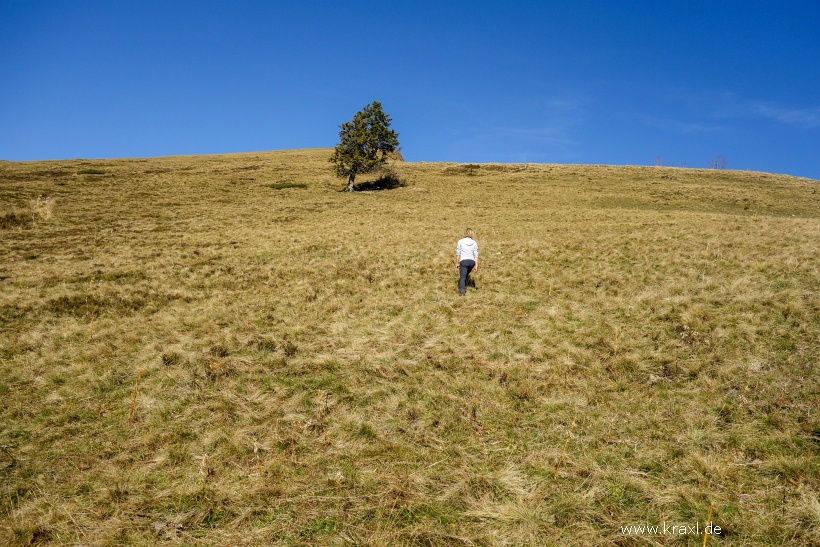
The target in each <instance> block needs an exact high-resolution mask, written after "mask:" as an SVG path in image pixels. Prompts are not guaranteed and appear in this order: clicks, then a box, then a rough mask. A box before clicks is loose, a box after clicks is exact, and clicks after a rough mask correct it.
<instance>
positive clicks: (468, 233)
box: [464, 228, 473, 237]
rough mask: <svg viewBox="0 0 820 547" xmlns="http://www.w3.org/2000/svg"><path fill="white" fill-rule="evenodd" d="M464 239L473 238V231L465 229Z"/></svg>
mask: <svg viewBox="0 0 820 547" xmlns="http://www.w3.org/2000/svg"><path fill="white" fill-rule="evenodd" d="M464 237H473V229H472V228H467V229H466V230H464Z"/></svg>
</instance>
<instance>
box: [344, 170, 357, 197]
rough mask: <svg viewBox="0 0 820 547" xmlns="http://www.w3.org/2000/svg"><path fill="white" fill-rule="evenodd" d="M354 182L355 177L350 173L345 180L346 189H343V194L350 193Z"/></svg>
mask: <svg viewBox="0 0 820 547" xmlns="http://www.w3.org/2000/svg"><path fill="white" fill-rule="evenodd" d="M354 180H356V175H354V174H353V173H350V176H349V177H348V179H347V188H345V192H352V191H353V181H354Z"/></svg>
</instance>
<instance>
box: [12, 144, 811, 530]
mask: <svg viewBox="0 0 820 547" xmlns="http://www.w3.org/2000/svg"><path fill="white" fill-rule="evenodd" d="M329 156H330V150H294V151H281V152H265V153H256V154H233V155H224V156H199V157H169V158H153V159H121V160H71V161H49V162H23V163H17V162H15V163H11V162H0V401H2V404H0V544H3V545H34V544H36V545H92V546H97V545H99V546H102V545H155V544H168V545H221V546H225V545H698V546H700V545H702V544H703V542H704V540H705V541H706V544H707V545H713V546H715V545H784V544H791V545H820V408H818V403H819V402H820V371H819V370H818V361H820V260H818V259H819V258H820V256H818V254H819V253H818V248H820V183H818V181H812V180H807V179H797V178H792V177H788V176H780V175H771V174H764V173H752V172H739V171H720V170H696V169H677V168H668V167H612V166H577V165H500V164H481V165H478V164H470V165H465V164H447V163H404V162H396V163H394V164H393V166H392V169H393V170H394V172H395V175H396V176H397V177H398V179H400V180H401V181H402V185H400V186H398V187H396V188H392V189H389V190H371V191H364V192H355V193H352V194H347V193H342V192H340V190H341V189H342V188H343V187H344V181H341V180H339V179H336V178H334V177H333V174H332V170H331V165H330V164H329V163H328V161H327V159H328V157H329ZM361 182H362V183H363V186H362V187H363V188H377V187H378V184H374V183H373V181H372V179H371V180H370V181H369V182H368V180H367V179H365V180H362V181H361ZM468 226H470V227H472V228H473V229H474V230H475V232H476V240H477V241H478V243H479V245H480V250H481V256H480V267H481V271H480V273H479V274H478V275H476V276H475V282H476V287H475V288H474V289H472V290H470V291H468V293H467V295H466V297H464V298H459V297H458V296H457V291H456V281H457V279H456V272H455V270H454V268H453V252H454V248H455V242H456V240H457V239H458V238H459V237H461V236H462V234H463V231H464V229H465V228H466V227H468ZM709 521H711V522H712V524H713V525H714V526H719V527H720V531H719V533H715V534H712V535H709V536H707V537H705V538H704V536H703V533H702V532H703V530H704V527H705V526H706V525H707V523H708V522H709ZM644 525H646V526H655V525H666V526H667V530H666V531H663V528H660V529H659V530H658V531H657V532H656V533H649V532H648V531H646V530H644V531H640V530H638V529H636V528H633V529H629V528H628V527H630V526H632V527H637V526H644ZM695 525H697V531H696V532H695V533H692V531H691V530H690V528H689V527H692V526H695ZM668 526H678V527H685V528H684V532H685V533H678V532H679V531H680V528H676V531H675V532H671V531H670V530H669V528H668ZM715 531H717V530H716V529H715Z"/></svg>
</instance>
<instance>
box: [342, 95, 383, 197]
mask: <svg viewBox="0 0 820 547" xmlns="http://www.w3.org/2000/svg"><path fill="white" fill-rule="evenodd" d="M392 121H393V120H391V119H390V116H388V115H387V114H385V113H384V110H382V105H381V103H380V102H378V101H373V102H372V103H370V104H369V105H367V106H365V107H364V108H363V109H362V110H360V111H359V112H356V114H355V115H354V116H353V119H352V120H351V121H349V122H345V123H343V124H342V125H340V126H339V128H340V129H341V131H339V144H337V145H336V148H335V149H334V150H333V155H332V156H331V157H330V161H331V162H332V163H333V164H335V170H336V174H337V175H338V176H339V177H340V178H344V177H347V187H346V188H345V191H346V192H352V191H353V183H354V181H355V180H356V175H358V174H364V173H374V172H376V171H378V170H379V169H381V168H382V166H383V165H384V162H385V161H386V160H387V155H388V154H389V153H390V152H394V151H396V150H397V149H398V147H399V138H398V137H399V134H398V133H396V132H395V131H393V130H391V129H390V122H392Z"/></svg>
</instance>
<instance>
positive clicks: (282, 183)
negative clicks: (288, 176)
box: [269, 182, 307, 190]
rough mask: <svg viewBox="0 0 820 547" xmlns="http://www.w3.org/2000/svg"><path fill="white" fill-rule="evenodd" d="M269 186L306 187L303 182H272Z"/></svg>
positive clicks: (275, 187) (274, 187) (278, 187)
mask: <svg viewBox="0 0 820 547" xmlns="http://www.w3.org/2000/svg"><path fill="white" fill-rule="evenodd" d="M269 186H270V187H271V188H273V189H274V190H284V189H286V188H300V189H304V188H307V184H305V183H304V182H274V183H273V184H270V185H269Z"/></svg>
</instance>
